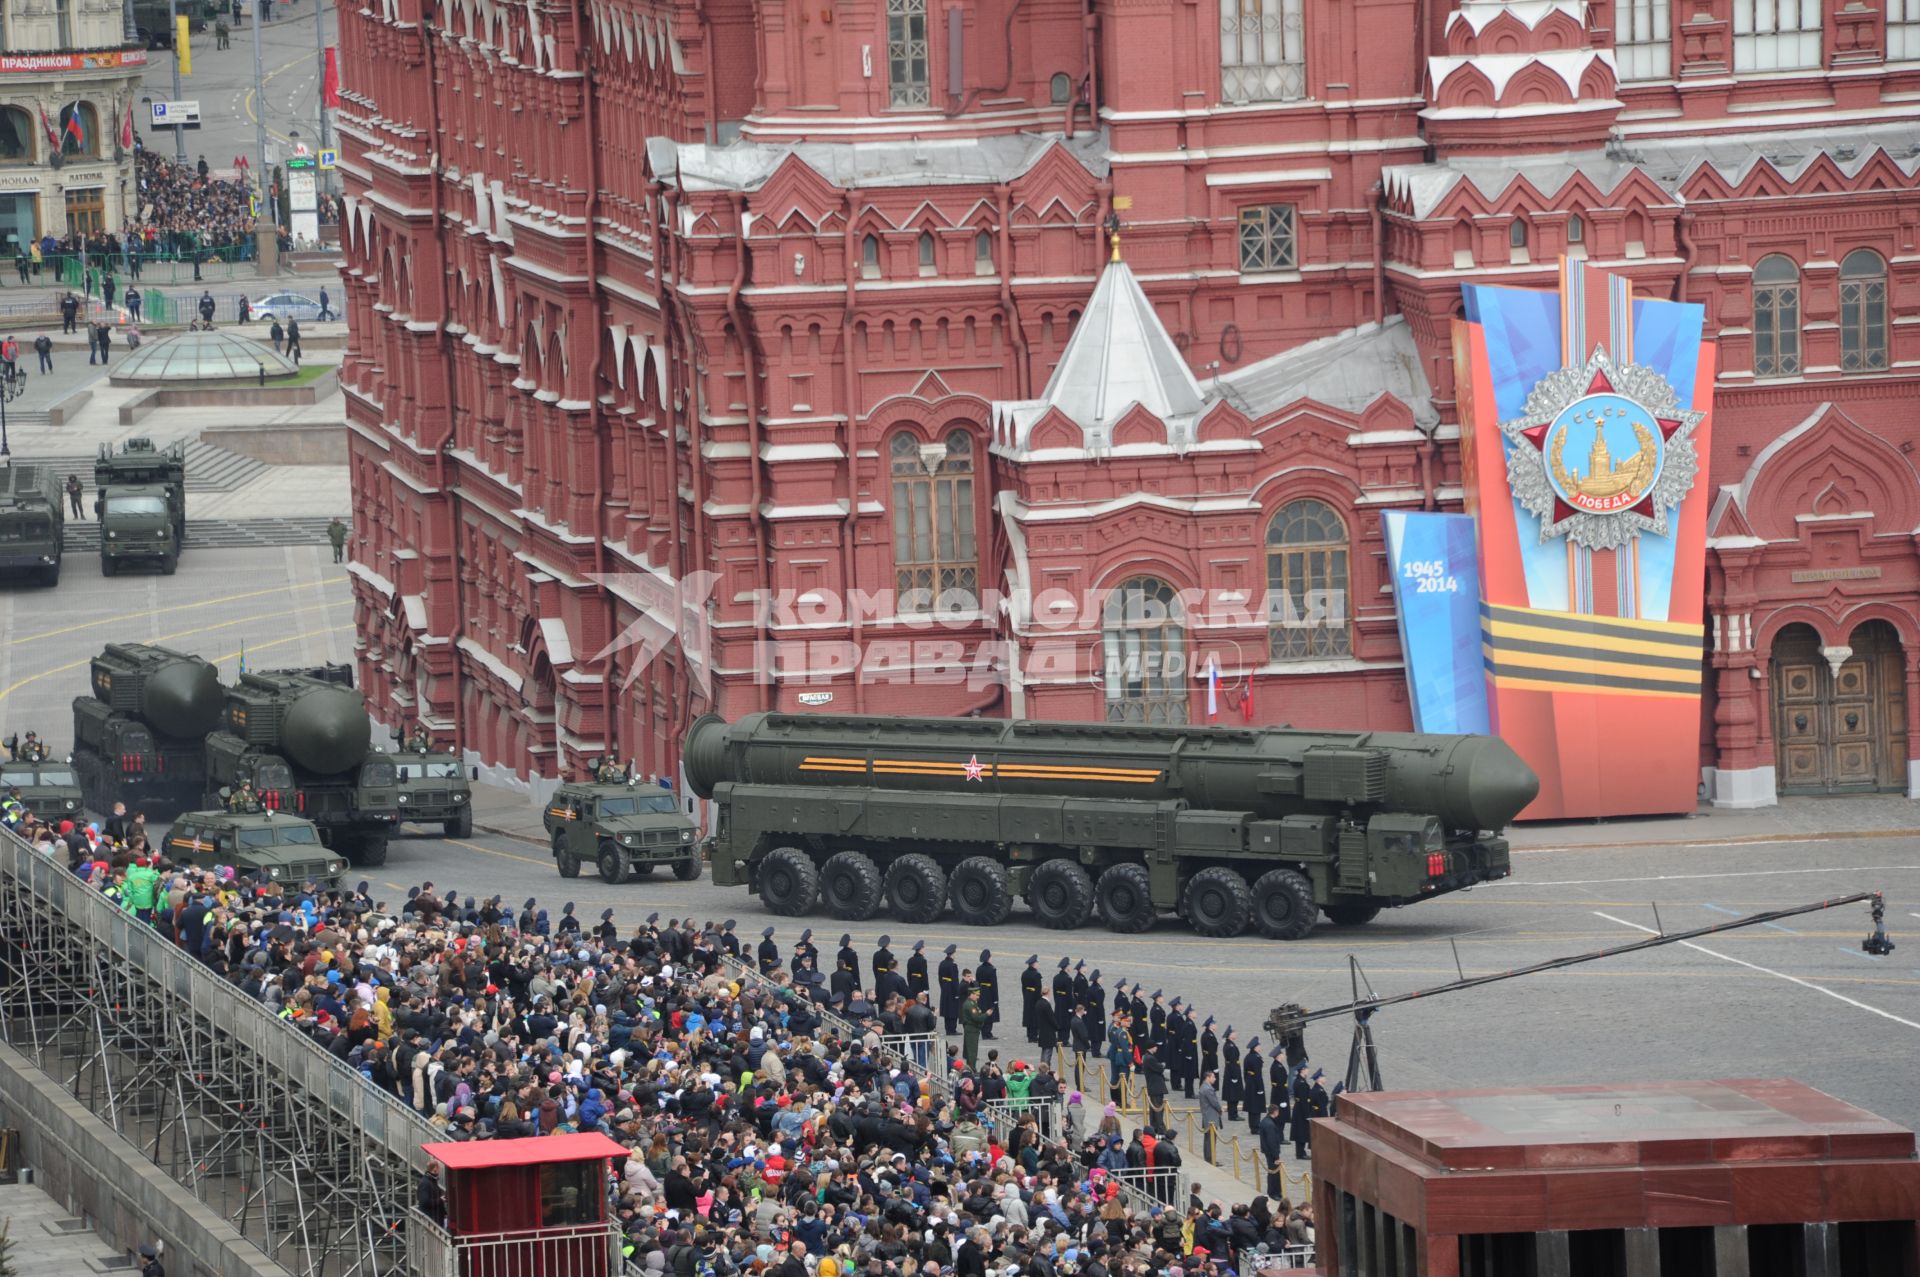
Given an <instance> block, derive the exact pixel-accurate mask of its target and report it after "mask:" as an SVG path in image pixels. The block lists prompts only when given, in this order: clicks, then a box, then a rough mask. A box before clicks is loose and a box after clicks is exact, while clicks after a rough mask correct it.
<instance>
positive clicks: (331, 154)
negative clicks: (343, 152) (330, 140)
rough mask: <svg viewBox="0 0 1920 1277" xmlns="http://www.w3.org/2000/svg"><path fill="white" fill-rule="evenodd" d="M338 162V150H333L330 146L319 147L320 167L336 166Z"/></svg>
mask: <svg viewBox="0 0 1920 1277" xmlns="http://www.w3.org/2000/svg"><path fill="white" fill-rule="evenodd" d="M339 163H340V152H338V151H336V150H334V149H333V148H332V147H324V148H322V149H321V151H320V167H321V168H334V167H336V166H338V165H339Z"/></svg>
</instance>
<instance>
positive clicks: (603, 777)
mask: <svg viewBox="0 0 1920 1277" xmlns="http://www.w3.org/2000/svg"><path fill="white" fill-rule="evenodd" d="M594 779H595V780H597V781H599V782H600V783H601V784H602V785H614V784H618V783H619V781H620V764H618V763H616V762H614V761H613V760H612V759H611V758H603V759H601V760H600V770H599V771H598V772H597V773H595V775H594Z"/></svg>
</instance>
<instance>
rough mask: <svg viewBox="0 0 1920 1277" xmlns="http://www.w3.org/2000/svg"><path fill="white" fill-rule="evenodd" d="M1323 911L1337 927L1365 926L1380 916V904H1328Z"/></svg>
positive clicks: (1328, 919)
mask: <svg viewBox="0 0 1920 1277" xmlns="http://www.w3.org/2000/svg"><path fill="white" fill-rule="evenodd" d="M1320 912H1321V913H1324V914H1326V915H1327V921H1328V922H1331V923H1332V924H1333V925H1334V926H1336V927H1364V926H1366V925H1367V924H1368V923H1369V922H1372V921H1373V920H1374V919H1375V918H1378V917H1379V916H1380V906H1379V905H1376V904H1369V903H1353V904H1344V905H1326V906H1324V907H1323V908H1322V909H1321V910H1320Z"/></svg>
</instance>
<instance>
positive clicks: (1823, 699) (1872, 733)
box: [1773, 621, 1907, 794]
mask: <svg viewBox="0 0 1920 1277" xmlns="http://www.w3.org/2000/svg"><path fill="white" fill-rule="evenodd" d="M1848 646H1849V647H1850V648H1851V649H1852V650H1851V652H1849V653H1847V654H1846V655H1845V656H1844V657H1843V658H1842V659H1841V661H1840V663H1839V665H1838V667H1837V668H1836V666H1835V665H1834V663H1833V662H1832V661H1830V660H1829V659H1828V653H1827V652H1826V651H1825V650H1824V649H1823V648H1822V647H1821V645H1820V638H1819V636H1818V635H1817V634H1815V633H1814V632H1813V630H1812V629H1810V628H1808V627H1807V626H1804V625H1794V626H1789V627H1788V628H1787V629H1785V630H1783V631H1781V633H1780V636H1779V637H1778V638H1776V639H1775V640H1774V644H1773V739H1774V747H1775V766H1776V768H1777V772H1776V783H1777V785H1778V787H1779V792H1781V793H1783V794H1840V793H1871V792H1874V791H1879V790H1886V791H1898V792H1905V790H1906V787H1907V669H1906V656H1905V653H1904V652H1903V651H1902V649H1901V646H1900V637H1899V635H1898V634H1897V633H1895V631H1894V629H1893V627H1892V626H1891V625H1888V624H1887V623H1886V622H1884V621H1870V622H1868V623H1867V624H1865V625H1862V626H1861V627H1859V628H1858V629H1856V630H1855V631H1854V632H1853V634H1852V635H1851V636H1850V639H1849V642H1848ZM1835 655H1838V653H1835Z"/></svg>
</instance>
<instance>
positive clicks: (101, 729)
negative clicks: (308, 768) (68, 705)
mask: <svg viewBox="0 0 1920 1277" xmlns="http://www.w3.org/2000/svg"><path fill="white" fill-rule="evenodd" d="M92 674H93V695H91V696H77V697H75V698H74V701H73V769H74V772H75V774H76V775H78V777H79V779H80V789H81V792H82V793H83V794H84V795H85V799H86V805H87V806H88V807H90V808H92V809H93V810H94V811H97V812H101V813H105V812H109V811H112V810H113V804H114V803H115V802H124V803H126V804H127V811H128V812H129V813H139V812H144V813H145V814H146V815H147V817H148V818H149V819H152V820H169V819H171V818H172V817H173V816H174V815H175V814H176V813H178V812H182V811H187V810H189V809H191V808H193V807H195V806H197V805H199V802H200V799H201V797H202V795H203V794H204V793H205V791H206V787H207V762H206V746H205V740H206V735H207V733H208V732H210V731H212V730H213V729H214V728H215V727H216V726H218V725H219V723H220V719H221V714H222V711H223V708H224V706H225V704H226V688H224V687H223V686H221V683H220V674H219V671H218V670H216V669H215V668H214V667H213V665H212V663H210V662H208V661H205V660H202V659H201V658H200V657H198V656H189V655H188V654H187V653H185V652H176V651H173V650H171V649H169V648H164V647H156V646H153V645H152V644H148V643H109V644H107V646H106V649H105V650H104V651H102V652H101V653H100V655H98V656H96V657H94V658H93V671H92Z"/></svg>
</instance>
